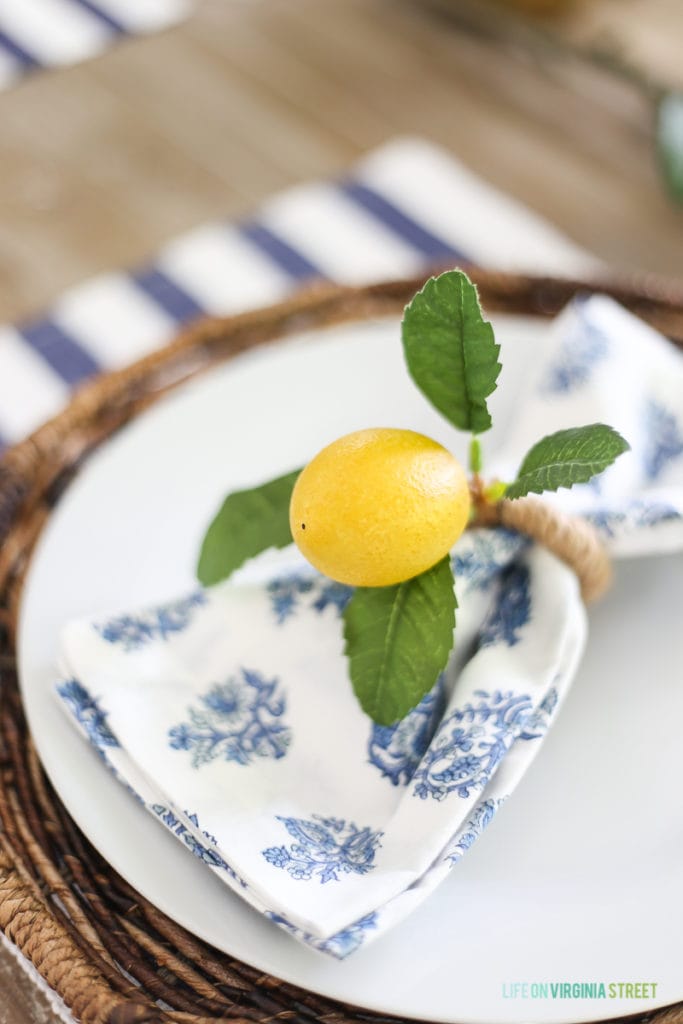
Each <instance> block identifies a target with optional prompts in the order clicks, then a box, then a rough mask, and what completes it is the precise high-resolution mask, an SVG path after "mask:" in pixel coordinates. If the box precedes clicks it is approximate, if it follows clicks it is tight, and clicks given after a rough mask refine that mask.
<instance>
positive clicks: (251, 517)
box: [197, 469, 301, 587]
mask: <svg viewBox="0 0 683 1024" xmlns="http://www.w3.org/2000/svg"><path fill="white" fill-rule="evenodd" d="M300 472H301V470H300V469H297V470H295V471H294V472H293V473H287V474H286V475H285V476H280V477H278V478H277V479H276V480H269V481H268V483H266V484H261V486H260V487H252V488H251V489H250V490H248V491H236V492H235V493H234V494H229V495H228V497H227V498H226V499H225V501H224V502H223V505H222V507H221V509H220V511H219V512H218V515H217V516H216V518H215V519H214V520H213V522H212V523H211V525H210V526H209V529H208V530H207V532H206V536H205V537H204V541H203V543H202V549H201V552H200V555H199V565H198V566H197V578H198V579H199V582H200V583H202V584H203V586H205V587H209V586H211V585H212V584H213V583H220V581H221V580H225V579H227V578H228V576H230V575H231V573H233V572H234V571H235V569H239V567H240V566H241V565H242V564H243V563H244V562H246V560H247V559H248V558H253V557H254V555H259V554H260V553H261V552H262V551H265V550H266V548H284V547H287V545H288V544H291V543H292V533H291V530H290V528H289V502H290V498H291V497H292V491H293V489H294V484H295V483H296V481H297V477H298V476H299V473H300Z"/></svg>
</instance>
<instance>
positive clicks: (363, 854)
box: [261, 814, 383, 884]
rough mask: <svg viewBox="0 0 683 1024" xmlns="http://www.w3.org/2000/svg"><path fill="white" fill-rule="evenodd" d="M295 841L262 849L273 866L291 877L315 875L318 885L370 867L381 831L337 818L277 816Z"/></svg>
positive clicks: (357, 873) (308, 877) (372, 863)
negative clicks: (318, 881) (360, 826)
mask: <svg viewBox="0 0 683 1024" xmlns="http://www.w3.org/2000/svg"><path fill="white" fill-rule="evenodd" d="M277 820H278V821H281V822H282V824H283V825H284V826H285V828H286V829H287V832H288V833H289V835H290V836H291V837H292V839H294V840H295V842H294V843H292V844H290V846H289V847H287V846H271V847H270V848H269V849H267V850H262V851H261V852H262V854H263V856H264V857H265V858H266V860H267V861H268V863H269V864H272V865H273V867H276V868H283V869H284V870H285V871H287V872H289V874H290V875H291V876H292V878H296V879H298V880H301V881H309V880H310V879H312V878H318V879H319V880H320V882H321V884H325V883H326V882H337V881H339V876H340V875H348V874H356V875H365V874H367V873H368V871H371V870H372V869H373V867H374V866H375V865H374V859H375V851H376V849H377V847H378V846H379V845H380V840H381V838H382V835H383V833H382V832H373V830H372V829H370V828H368V827H365V828H358V827H357V826H356V825H354V824H353V823H352V822H349V823H348V824H347V823H346V822H345V821H341V820H340V819H339V818H323V817H322V816H321V815H319V814H314V815H313V817H312V819H305V818H283V817H280V815H277Z"/></svg>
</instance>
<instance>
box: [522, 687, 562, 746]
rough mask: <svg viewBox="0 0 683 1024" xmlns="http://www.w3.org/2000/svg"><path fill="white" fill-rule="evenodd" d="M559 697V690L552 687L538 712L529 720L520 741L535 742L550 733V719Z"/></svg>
mask: <svg viewBox="0 0 683 1024" xmlns="http://www.w3.org/2000/svg"><path fill="white" fill-rule="evenodd" d="M558 697H559V695H558V692H557V688H556V687H555V686H551V687H550V689H549V690H548V692H547V693H546V695H545V697H544V698H543V700H542V701H541V703H540V704H539V705H538V707H537V708H536V710H535V711H534V712H533V714H531V715H530V716H529V718H528V719H527V722H526V724H525V726H524V728H523V730H522V731H521V732H520V734H519V739H520V740H535V739H538V737H539V736H543V735H544V733H546V732H547V731H548V726H549V725H550V719H551V718H552V716H553V713H554V711H555V708H556V707H557V701H558Z"/></svg>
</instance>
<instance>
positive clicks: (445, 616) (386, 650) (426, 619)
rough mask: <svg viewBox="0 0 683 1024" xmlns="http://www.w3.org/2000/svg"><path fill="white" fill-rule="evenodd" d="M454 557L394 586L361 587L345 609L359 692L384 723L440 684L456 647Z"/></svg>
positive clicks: (375, 717)
mask: <svg viewBox="0 0 683 1024" xmlns="http://www.w3.org/2000/svg"><path fill="white" fill-rule="evenodd" d="M455 609H456V599H455V589H454V580H453V570H452V569H451V564H450V559H449V558H443V559H442V560H441V561H440V562H438V563H437V564H436V565H435V566H433V567H432V568H431V569H428V570H427V571H426V572H423V573H421V575H419V576H415V577H414V578H413V579H410V580H406V581H405V582H404V583H398V584H396V585H395V586H392V587H362V588H358V589H357V590H356V591H355V592H354V594H353V597H352V598H351V600H350V601H349V603H348V605H347V606H346V610H345V612H344V639H345V641H346V654H347V656H348V659H349V670H350V673H351V682H352V684H353V689H354V692H355V694H356V696H357V698H358V700H359V702H360V705H361V707H362V708H363V710H364V711H365V712H366V713H367V714H368V715H370V717H371V718H372V719H373V720H374V721H375V722H377V723H378V724H379V725H391V724H393V723H394V722H396V721H398V720H399V719H401V718H403V717H404V716H405V715H407V714H408V712H409V711H410V710H411V709H412V708H414V707H415V705H416V704H419V702H420V701H421V700H422V698H423V697H424V696H425V694H427V693H429V691H430V690H431V689H432V687H433V686H434V684H435V682H436V680H437V679H438V677H439V674H440V672H442V671H443V669H444V668H445V666H446V663H447V661H448V657H449V654H450V652H451V649H452V647H453V629H454V627H455Z"/></svg>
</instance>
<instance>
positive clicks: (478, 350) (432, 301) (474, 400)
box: [403, 270, 501, 434]
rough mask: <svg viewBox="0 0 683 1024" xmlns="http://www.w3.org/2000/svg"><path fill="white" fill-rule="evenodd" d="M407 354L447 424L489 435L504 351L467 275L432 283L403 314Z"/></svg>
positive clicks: (450, 272) (442, 277)
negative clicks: (490, 405)
mask: <svg viewBox="0 0 683 1024" xmlns="http://www.w3.org/2000/svg"><path fill="white" fill-rule="evenodd" d="M403 350H404V352H405V357H406V362H407V364H408V370H409V371H410V375H411V377H412V378H413V380H414V381H415V383H416V384H417V386H418V387H419V388H420V390H421V391H422V392H423V394H424V395H425V397H426V398H427V399H428V400H429V401H430V402H431V403H432V405H433V406H434V407H435V408H436V409H438V410H439V412H440V413H442V414H443V415H444V416H445V417H446V419H447V420H449V421H450V422H451V423H453V424H454V426H456V427H458V428H459V429H460V430H471V431H472V432H473V433H475V434H481V433H482V432H483V431H484V430H488V429H489V427H490V426H491V417H490V415H489V411H488V408H487V405H486V399H487V398H488V396H489V395H490V394H491V393H492V392H493V391H495V388H496V381H497V379H498V374H499V373H500V370H501V366H500V363H499V362H498V353H499V352H500V345H496V342H495V339H494V337H493V328H492V327H491V324H490V323H489V322H488V320H484V318H483V316H482V313H481V306H480V305H479V296H478V295H477V289H476V288H475V286H474V285H473V284H472V282H471V281H470V279H469V278H468V276H467V274H464V273H463V272H462V271H461V270H448V271H446V273H445V274H440V275H439V277H431V278H430V279H429V281H427V283H426V284H425V286H424V288H423V289H422V291H419V292H418V293H417V295H416V296H415V298H414V299H413V300H412V302H410V303H409V304H408V305H407V306H406V309H405V312H404V314H403Z"/></svg>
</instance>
